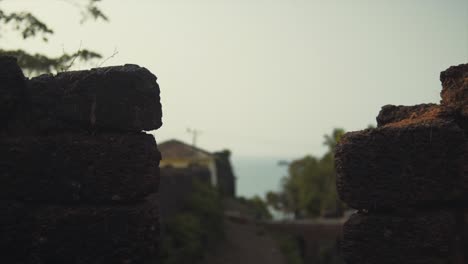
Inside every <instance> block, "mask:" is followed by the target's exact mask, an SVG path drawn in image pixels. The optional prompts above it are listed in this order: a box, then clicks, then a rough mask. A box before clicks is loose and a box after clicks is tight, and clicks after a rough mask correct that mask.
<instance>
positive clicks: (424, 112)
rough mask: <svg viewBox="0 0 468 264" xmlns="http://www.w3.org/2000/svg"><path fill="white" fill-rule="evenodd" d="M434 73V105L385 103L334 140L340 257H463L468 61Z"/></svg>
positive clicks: (467, 250)
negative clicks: (345, 214)
mask: <svg viewBox="0 0 468 264" xmlns="http://www.w3.org/2000/svg"><path fill="white" fill-rule="evenodd" d="M440 78H441V82H442V86H443V89H442V92H441V96H442V101H441V105H436V104H421V105H416V106H392V105H387V106H384V107H382V110H381V111H380V113H379V115H378V117H377V124H378V127H377V128H374V129H366V130H363V131H357V132H350V133H347V134H345V135H344V136H343V138H342V139H341V141H340V142H339V144H338V145H337V147H336V150H335V165H336V171H337V190H338V194H339V196H340V198H341V199H342V200H343V201H344V202H346V203H347V204H348V205H349V206H350V207H353V208H355V209H358V210H359V211H360V213H359V214H357V215H354V216H353V217H351V218H350V219H349V221H348V222H347V223H346V224H345V225H344V230H343V234H344V241H343V242H342V252H343V256H344V258H345V261H346V263H350V264H353V263H402V264H404V263H421V264H422V263H448V264H460V263H467V261H468V232H467V231H466V230H468V224H467V223H468V215H467V214H466V211H467V209H468V64H465V65H459V66H455V67H450V68H449V69H448V70H446V71H444V72H442V73H441V76H440Z"/></svg>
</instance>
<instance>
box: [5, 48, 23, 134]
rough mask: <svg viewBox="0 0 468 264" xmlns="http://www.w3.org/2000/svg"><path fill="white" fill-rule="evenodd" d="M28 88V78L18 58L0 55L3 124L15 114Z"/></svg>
mask: <svg viewBox="0 0 468 264" xmlns="http://www.w3.org/2000/svg"><path fill="white" fill-rule="evenodd" d="M25 90H26V79H25V77H24V75H23V71H22V70H21V68H20V67H19V66H18V64H17V62H16V58H14V57H9V56H0V122H1V124H2V126H5V125H6V122H7V121H8V120H10V119H11V118H12V117H14V116H15V114H16V111H17V108H18V105H19V104H20V102H21V99H22V96H23V94H24V92H25Z"/></svg>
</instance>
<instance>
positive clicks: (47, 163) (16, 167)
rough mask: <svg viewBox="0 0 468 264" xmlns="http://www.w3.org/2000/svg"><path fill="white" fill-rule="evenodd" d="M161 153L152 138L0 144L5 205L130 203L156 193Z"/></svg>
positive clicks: (67, 137)
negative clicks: (18, 202)
mask: <svg viewBox="0 0 468 264" xmlns="http://www.w3.org/2000/svg"><path fill="white" fill-rule="evenodd" d="M159 160H160V153H159V151H158V150H157V147H156V142H155V140H154V137H153V136H151V135H147V134H143V133H142V134H126V135H125V134H106V135H86V134H84V135H83V134H81V135H80V134H72V135H60V136H49V137H4V138H1V139H0V199H7V200H8V199H16V200H22V201H35V202H39V201H41V202H52V203H70V202H108V201H113V202H129V201H138V200H142V199H144V198H145V197H146V196H147V195H148V194H150V193H153V192H155V191H156V189H157V184H158V180H159V168H158V164H159Z"/></svg>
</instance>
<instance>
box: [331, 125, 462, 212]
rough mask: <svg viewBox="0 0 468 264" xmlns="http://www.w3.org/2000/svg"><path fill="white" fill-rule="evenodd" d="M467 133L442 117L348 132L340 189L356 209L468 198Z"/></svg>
mask: <svg viewBox="0 0 468 264" xmlns="http://www.w3.org/2000/svg"><path fill="white" fill-rule="evenodd" d="M466 150H467V142H466V140H465V135H464V131H463V130H462V129H460V128H459V127H458V126H457V125H456V124H455V123H453V122H450V121H445V120H442V119H432V120H427V122H417V123H412V124H408V125H404V126H392V125H387V126H383V127H379V128H377V129H368V130H364V131H358V132H352V133H347V134H346V135H345V136H344V137H343V138H342V140H341V142H340V144H339V145H338V147H337V148H336V152H335V157H336V170H337V174H338V178H337V189H338V192H339V194H340V197H341V199H342V200H343V201H345V202H346V203H347V204H348V205H350V206H351V207H353V208H357V209H377V208H378V209H383V208H401V207H413V206H418V205H428V204H431V203H433V202H434V201H450V200H454V199H460V198H463V197H466V193H467V191H468V190H467V189H465V187H466V186H464V181H466V177H468V175H466V174H464V166H465V164H466V159H464V156H463V155H464V153H465V151H466Z"/></svg>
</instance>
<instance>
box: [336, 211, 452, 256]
mask: <svg viewBox="0 0 468 264" xmlns="http://www.w3.org/2000/svg"><path fill="white" fill-rule="evenodd" d="M343 230H344V232H343V238H344V239H343V242H342V246H341V249H342V254H343V256H344V258H345V259H346V263H348V264H371V263H372V264H374V263H381V264H386V263H389V264H390V263H392V264H405V263H412V264H416V263H418V264H432V263H434V264H436V263H437V264H440V263H450V262H449V260H450V258H451V257H452V256H451V253H452V252H451V250H452V246H453V243H454V239H455V237H454V234H456V232H458V231H459V230H457V229H456V220H455V217H454V216H453V215H452V214H451V213H449V212H433V213H415V214H413V215H412V216H390V215H365V214H359V213H358V214H354V215H353V216H351V218H350V219H349V220H348V221H347V222H346V223H345V225H344V228H343Z"/></svg>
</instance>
